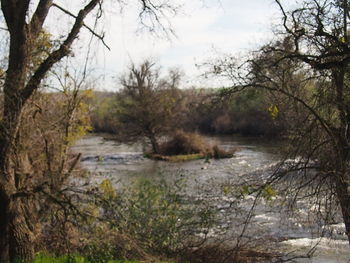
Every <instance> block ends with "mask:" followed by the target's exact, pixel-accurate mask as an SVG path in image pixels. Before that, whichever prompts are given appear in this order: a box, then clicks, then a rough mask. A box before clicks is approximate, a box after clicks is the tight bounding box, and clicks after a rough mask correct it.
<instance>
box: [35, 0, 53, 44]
mask: <svg viewBox="0 0 350 263" xmlns="http://www.w3.org/2000/svg"><path fill="white" fill-rule="evenodd" d="M51 6H52V0H40V2H39V4H38V6H37V8H36V10H35V12H34V15H33V17H32V19H31V21H30V33H31V34H32V36H33V38H36V36H37V35H38V34H39V33H40V31H41V29H42V27H43V24H44V21H45V19H46V16H47V14H48V13H49V10H50V8H51Z"/></svg>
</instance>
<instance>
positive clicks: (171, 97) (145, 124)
mask: <svg viewBox="0 0 350 263" xmlns="http://www.w3.org/2000/svg"><path fill="white" fill-rule="evenodd" d="M180 77H181V76H180V73H179V72H178V71H170V72H169V74H168V76H166V77H165V78H161V77H160V70H159V69H157V68H155V64H154V63H152V62H150V61H145V62H144V63H143V64H141V65H140V66H139V67H136V66H135V65H132V66H131V68H130V72H129V73H127V74H125V75H124V76H122V77H121V80H120V81H121V85H122V87H123V89H122V91H121V92H120V93H119V94H118V101H117V105H116V107H117V108H116V115H115V118H116V130H117V139H119V140H121V141H124V142H126V141H130V142H135V141H137V140H142V139H147V140H148V141H149V142H150V144H151V146H152V151H153V152H154V153H159V143H158V140H159V137H160V136H163V135H166V134H168V133H169V132H171V131H172V130H173V129H174V127H176V126H178V125H180V122H179V121H180V119H179V118H178V116H179V112H180V111H179V109H178V107H179V105H180V92H179V90H178V86H179V81H180Z"/></svg>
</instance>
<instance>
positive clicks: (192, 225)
mask: <svg viewBox="0 0 350 263" xmlns="http://www.w3.org/2000/svg"><path fill="white" fill-rule="evenodd" d="M181 191H182V183H181V180H178V181H177V182H175V183H172V184H169V183H166V182H165V181H158V182H151V181H149V180H146V179H142V180H139V181H137V182H136V183H135V184H134V186H133V187H128V188H127V189H125V190H124V191H122V192H119V193H118V194H117V195H116V196H115V197H114V198H110V199H108V200H106V199H104V200H103V201H102V202H101V206H102V209H103V215H102V216H103V218H104V220H106V221H107V222H109V224H110V226H111V229H112V230H113V231H117V232H118V233H120V234H121V233H123V234H125V235H127V236H129V237H132V239H133V240H134V242H135V243H137V244H138V246H139V247H142V248H143V249H145V251H147V252H148V253H150V254H153V255H160V256H170V255H174V254H176V253H177V252H178V251H180V250H181V249H183V248H184V246H187V245H188V241H189V240H190V238H191V237H193V236H195V235H196V234H198V232H199V231H203V230H205V229H209V228H210V227H211V226H212V225H213V223H214V221H215V213H214V212H213V210H212V209H211V208H209V206H207V205H205V203H204V201H203V202H202V203H198V204H196V205H192V204H190V203H189V202H187V200H185V199H184V198H183V197H182V196H181Z"/></svg>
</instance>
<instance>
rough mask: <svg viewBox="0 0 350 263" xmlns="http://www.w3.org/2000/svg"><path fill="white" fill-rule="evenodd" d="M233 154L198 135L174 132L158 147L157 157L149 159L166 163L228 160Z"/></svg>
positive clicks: (153, 156)
mask: <svg viewBox="0 0 350 263" xmlns="http://www.w3.org/2000/svg"><path fill="white" fill-rule="evenodd" d="M233 153H234V151H232V152H228V151H225V150H223V149H220V148H219V147H218V146H217V145H214V146H213V145H211V144H210V143H208V142H206V141H205V138H203V137H202V136H201V135H199V134H198V133H189V132H184V131H176V132H175V133H174V135H173V136H172V137H171V139H170V140H168V141H166V142H164V143H163V144H162V145H161V146H160V154H159V155H150V156H149V157H151V158H154V159H158V160H167V161H187V160H196V159H199V158H206V157H212V158H229V157H232V156H233ZM173 156H176V157H179V158H174V157H173ZM187 157H188V158H187Z"/></svg>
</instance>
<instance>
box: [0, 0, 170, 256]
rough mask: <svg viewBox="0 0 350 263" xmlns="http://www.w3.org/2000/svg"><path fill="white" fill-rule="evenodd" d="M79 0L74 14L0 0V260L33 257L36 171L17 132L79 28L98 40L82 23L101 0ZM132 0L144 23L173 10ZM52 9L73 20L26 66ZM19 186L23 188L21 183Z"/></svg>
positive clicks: (44, 0)
mask: <svg viewBox="0 0 350 263" xmlns="http://www.w3.org/2000/svg"><path fill="white" fill-rule="evenodd" d="M81 2H82V3H81V4H80V6H81V9H80V11H79V12H78V14H77V15H75V14H73V13H71V12H70V11H69V10H67V9H65V8H63V7H62V6H60V5H58V4H56V3H54V2H53V1H52V0H40V1H30V0H23V1H18V0H1V10H2V14H3V17H4V20H5V23H6V26H7V31H8V36H9V54H8V63H7V70H6V76H5V80H4V86H3V92H4V98H3V100H4V106H3V112H2V116H1V125H0V261H7V260H8V259H9V260H10V261H11V262H12V261H15V260H16V259H20V260H24V261H31V260H32V259H33V257H34V246H33V244H34V241H35V235H34V233H35V229H34V228H33V226H32V224H31V218H30V216H28V215H30V213H28V211H30V203H31V201H30V199H31V197H32V196H33V195H36V194H37V192H38V191H39V190H40V189H41V188H40V185H38V184H37V183H38V182H37V180H36V178H37V176H39V175H38V174H36V173H33V171H32V169H31V167H30V165H28V158H27V153H26V151H24V150H23V149H22V147H21V138H22V135H21V132H20V130H21V125H22V123H23V120H24V119H25V118H26V115H25V112H26V110H25V109H26V107H27V105H28V103H29V101H30V100H31V98H32V96H33V94H34V93H35V92H36V91H38V89H39V87H40V84H41V82H42V81H43V79H44V78H45V76H46V74H47V73H48V72H49V71H50V70H51V68H52V67H53V65H55V64H56V63H57V62H59V61H60V60H61V59H62V58H64V57H66V56H67V55H69V53H70V51H71V48H72V45H73V42H74V41H75V40H76V39H77V37H78V34H79V32H80V30H81V29H82V28H86V29H88V31H90V32H91V33H92V34H93V35H94V36H96V37H98V38H99V39H100V40H101V41H103V37H102V36H100V35H99V34H97V33H96V32H95V31H94V30H93V29H91V28H90V27H88V26H87V25H86V24H84V20H85V18H86V17H87V15H89V14H90V13H92V12H93V10H97V9H98V10H100V11H101V10H102V4H103V0H89V1H81ZM137 2H138V3H139V4H140V6H141V10H140V18H144V17H145V16H146V17H148V18H151V19H150V21H155V22H157V21H160V20H159V17H162V15H163V14H164V10H167V9H170V10H174V9H173V8H172V7H173V6H172V5H171V4H169V3H168V2H167V1H163V4H161V5H157V4H155V3H153V2H152V1H143V0H142V1H141V0H140V1H137ZM30 7H31V8H32V7H33V8H34V12H33V13H32V12H30V11H29V9H30ZM53 7H54V8H58V9H59V10H61V11H63V12H64V13H65V14H67V15H68V16H70V17H72V18H73V19H74V22H73V24H72V26H71V28H70V30H69V32H68V34H67V35H66V36H65V37H64V40H63V41H60V43H59V44H58V46H57V48H56V49H53V50H51V51H49V52H48V53H47V55H46V56H45V58H44V59H43V60H42V61H40V63H39V64H38V65H37V67H35V68H32V69H31V65H33V61H32V60H33V58H32V56H31V54H32V53H33V51H35V49H36V48H37V47H36V45H35V40H36V39H37V38H38V36H39V34H40V33H41V32H42V31H43V25H44V23H45V21H46V20H47V18H48V17H49V16H51V13H49V11H50V9H51V8H53ZM99 14H100V13H98V14H97V17H99ZM23 185H25V188H23V187H21V186H23ZM24 189H25V191H24Z"/></svg>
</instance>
